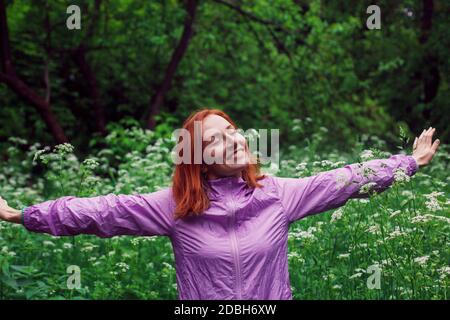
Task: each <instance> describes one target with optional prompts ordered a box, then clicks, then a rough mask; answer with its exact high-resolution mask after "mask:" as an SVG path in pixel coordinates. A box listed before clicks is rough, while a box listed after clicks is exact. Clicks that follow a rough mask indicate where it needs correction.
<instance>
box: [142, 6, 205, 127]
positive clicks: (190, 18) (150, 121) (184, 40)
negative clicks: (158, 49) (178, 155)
mask: <svg viewBox="0 0 450 320" xmlns="http://www.w3.org/2000/svg"><path fill="white" fill-rule="evenodd" d="M196 10H197V1H196V0H188V1H187V5H186V18H185V20H184V30H183V34H182V35H181V38H180V41H179V42H178V45H177V47H176V48H175V51H174V52H173V54H172V57H171V59H170V62H169V64H168V66H167V68H166V71H165V73H164V79H163V81H162V83H161V84H160V85H159V87H158V89H157V90H156V93H155V94H154V95H153V96H152V98H151V101H150V106H149V115H148V117H147V125H146V127H147V128H148V129H150V130H152V129H154V128H155V126H156V121H155V116H156V115H157V114H159V112H160V109H161V106H162V105H163V103H164V99H165V96H166V94H167V92H168V91H169V89H170V86H171V84H172V80H173V78H174V76H175V72H176V70H177V67H178V65H179V63H180V62H181V60H182V59H183V56H184V54H185V53H186V51H187V48H188V46H189V41H190V40H191V37H192V36H193V25H194V20H195V13H196Z"/></svg>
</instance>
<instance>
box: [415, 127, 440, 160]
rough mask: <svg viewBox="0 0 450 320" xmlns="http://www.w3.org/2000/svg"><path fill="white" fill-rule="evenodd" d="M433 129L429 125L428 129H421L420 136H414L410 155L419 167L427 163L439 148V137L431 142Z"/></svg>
mask: <svg viewBox="0 0 450 320" xmlns="http://www.w3.org/2000/svg"><path fill="white" fill-rule="evenodd" d="M435 131H436V129H435V128H432V127H430V128H429V129H428V130H423V132H422V134H421V135H420V137H419V138H417V137H416V139H415V140H414V144H413V153H412V156H413V157H414V158H415V159H416V161H417V163H418V164H419V167H422V166H426V165H427V164H429V163H430V161H431V159H433V156H434V154H435V153H436V151H437V150H438V148H439V144H440V141H439V139H436V140H435V141H434V142H433V134H434V132H435Z"/></svg>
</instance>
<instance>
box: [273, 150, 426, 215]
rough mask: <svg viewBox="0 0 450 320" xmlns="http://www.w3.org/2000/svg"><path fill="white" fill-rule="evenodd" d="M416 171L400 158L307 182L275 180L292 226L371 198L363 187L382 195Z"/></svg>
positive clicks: (329, 173)
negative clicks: (350, 202) (397, 179)
mask: <svg viewBox="0 0 450 320" xmlns="http://www.w3.org/2000/svg"><path fill="white" fill-rule="evenodd" d="M417 169H418V165H417V162H416V160H415V159H414V158H413V157H412V156H409V155H403V154H398V155H393V156H391V157H390V158H389V159H376V160H370V161H366V162H362V163H355V164H349V165H346V166H344V167H342V168H338V169H334V170H330V171H325V172H321V173H319V174H317V175H315V176H311V177H307V178H281V177H274V182H275V185H276V188H277V189H278V196H279V198H280V200H281V203H282V205H283V207H284V211H285V213H286V214H287V216H288V219H289V222H290V223H291V222H294V221H296V220H299V219H302V218H304V217H306V216H308V215H312V214H317V213H320V212H324V211H327V210H330V209H334V208H337V207H340V206H342V205H344V204H345V203H346V202H347V201H348V200H349V199H351V198H363V197H368V195H369V193H365V194H364V193H362V194H361V193H360V190H361V187H362V186H363V185H366V184H369V183H370V185H367V186H366V187H368V186H371V188H370V190H372V191H376V192H378V193H379V192H382V191H384V190H385V189H387V188H388V187H389V186H390V185H391V184H392V183H393V181H394V174H395V175H399V176H401V175H402V173H403V175H404V176H412V175H414V174H415V173H416V171H417ZM364 189H365V188H363V190H364Z"/></svg>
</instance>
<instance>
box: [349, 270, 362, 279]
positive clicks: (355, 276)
mask: <svg viewBox="0 0 450 320" xmlns="http://www.w3.org/2000/svg"><path fill="white" fill-rule="evenodd" d="M361 276H362V273H361V272H358V273H355V274H354V275H351V276H350V277H349V279H354V278H359V277H361Z"/></svg>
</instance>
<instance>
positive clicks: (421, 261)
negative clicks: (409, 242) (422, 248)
mask: <svg viewBox="0 0 450 320" xmlns="http://www.w3.org/2000/svg"><path fill="white" fill-rule="evenodd" d="M429 258H430V256H423V257H417V258H415V259H414V262H416V263H418V264H420V265H422V266H423V265H424V264H426V263H427V261H428V259H429Z"/></svg>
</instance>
